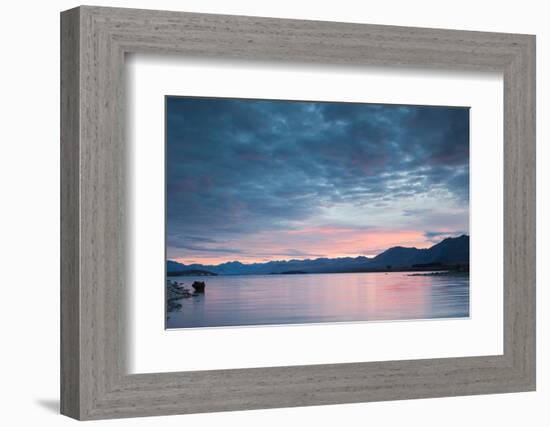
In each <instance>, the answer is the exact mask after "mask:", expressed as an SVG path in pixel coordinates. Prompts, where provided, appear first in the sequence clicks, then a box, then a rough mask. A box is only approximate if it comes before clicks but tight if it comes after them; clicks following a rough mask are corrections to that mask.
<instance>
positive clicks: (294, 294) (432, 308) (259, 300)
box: [167, 273, 469, 328]
mask: <svg viewBox="0 0 550 427" xmlns="http://www.w3.org/2000/svg"><path fill="white" fill-rule="evenodd" d="M410 274H411V273H345V274H300V275H266V276H215V277H172V278H171V279H172V280H175V281H177V282H180V283H183V284H184V285H185V287H187V288H191V284H192V283H193V281H194V280H199V281H205V282H206V292H205V293H204V294H202V295H200V296H196V297H192V298H186V299H180V300H178V301H177V302H178V303H179V304H181V307H180V308H178V309H177V310H175V311H172V312H169V313H167V327H168V328H194V327H205V326H207V327H212V326H238V325H272V324H273V325H280V324H291V323H294V324H295V323H320V322H350V321H366V320H403V319H434V318H447V317H468V316H469V278H468V276H466V275H465V276H452V275H449V276H410Z"/></svg>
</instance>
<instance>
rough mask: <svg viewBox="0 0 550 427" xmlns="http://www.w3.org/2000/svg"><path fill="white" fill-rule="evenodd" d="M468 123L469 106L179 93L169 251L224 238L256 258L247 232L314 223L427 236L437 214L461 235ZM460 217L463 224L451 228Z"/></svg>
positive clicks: (171, 132) (171, 146) (170, 173)
mask: <svg viewBox="0 0 550 427" xmlns="http://www.w3.org/2000/svg"><path fill="white" fill-rule="evenodd" d="M468 117H469V110H468V109H467V108H448V107H418V106H392V105H374V104H351V103H319V102H289V101H267V100H237V99H212V98H178V97H169V98H168V99H167V120H166V123H167V129H166V130H167V231H168V237H169V241H168V246H169V252H170V248H174V249H177V248H179V249H187V250H188V251H187V252H184V251H179V252H178V251H175V253H176V252H177V254H180V255H181V254H185V256H188V255H190V254H191V252H192V249H190V248H191V247H193V246H195V245H198V246H196V247H202V248H203V249H210V252H214V251H213V250H212V249H216V248H217V249H223V248H224V247H223V246H220V245H219V242H220V241H231V242H232V245H231V248H229V249H237V247H238V250H241V251H243V252H246V248H244V247H241V246H236V245H239V244H240V243H239V242H240V241H241V240H243V238H244V237H246V236H249V235H254V234H256V233H258V232H260V231H277V230H293V229H298V230H299V229H302V228H304V227H305V226H311V225H316V224H317V225H323V226H327V225H331V224H334V223H338V224H342V223H348V224H349V225H350V226H352V227H367V226H368V227H374V228H376V227H382V228H388V227H396V228H399V227H407V226H409V225H414V226H415V227H420V228H419V229H420V230H421V229H426V228H427V227H429V226H430V224H429V223H427V222H425V221H424V220H423V219H422V218H424V217H425V218H428V217H429V216H432V217H433V216H436V217H437V218H436V219H437V221H438V227H439V226H440V227H441V228H450V227H451V226H452V227H456V226H460V227H461V229H463V228H464V226H462V223H464V224H467V215H468V214H467V211H468V199H469V190H468V189H469V170H468V163H469V143H468V141H469V130H468V129H469V119H468ZM419 209H424V210H427V211H425V212H420V210H419ZM415 210H416V214H413V212H415ZM407 212H409V213H410V214H409V215H408V214H407ZM453 212H454V213H457V212H458V214H457V215H458V216H459V217H460V218H462V219H460V220H457V218H454V219H452V220H449V224H448V225H449V227H446V225H447V224H445V222H446V220H445V217H446V216H448V214H452V213H453ZM438 215H439V216H438ZM451 216H452V215H451ZM398 218H400V221H402V222H400V223H398V222H397V221H398ZM449 218H450V217H449ZM451 222H452V223H453V224H451ZM457 222H460V223H461V224H456V223H457ZM466 227H467V225H466ZM183 246H186V248H183ZM295 249H296V250H298V251H300V250H302V249H301V248H295ZM319 252H321V253H324V251H319ZM234 253H235V254H238V253H239V252H234Z"/></svg>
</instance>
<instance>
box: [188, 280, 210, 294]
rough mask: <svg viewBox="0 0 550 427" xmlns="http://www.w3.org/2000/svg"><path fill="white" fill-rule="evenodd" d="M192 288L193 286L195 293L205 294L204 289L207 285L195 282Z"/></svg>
mask: <svg viewBox="0 0 550 427" xmlns="http://www.w3.org/2000/svg"><path fill="white" fill-rule="evenodd" d="M191 286H193V289H194V290H195V292H199V293H201V294H202V293H204V288H205V287H206V283H204V282H196V281H195V282H193V284H192V285H191Z"/></svg>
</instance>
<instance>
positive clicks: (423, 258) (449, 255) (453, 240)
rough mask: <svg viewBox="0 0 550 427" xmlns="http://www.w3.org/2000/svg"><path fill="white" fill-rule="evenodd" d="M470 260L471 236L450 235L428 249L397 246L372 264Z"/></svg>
mask: <svg viewBox="0 0 550 427" xmlns="http://www.w3.org/2000/svg"><path fill="white" fill-rule="evenodd" d="M469 262H470V237H469V236H466V235H462V236H460V237H449V238H447V239H445V240H442V241H441V242H439V243H438V244H436V245H434V246H432V247H431V248H428V249H416V248H404V247H402V246H395V247H393V248H390V249H388V250H387V251H384V252H382V253H381V254H379V255H377V256H375V257H374V258H373V259H372V260H371V263H370V265H371V266H377V267H382V266H384V265H392V266H394V267H407V266H413V265H416V264H438V263H440V264H468V263H469Z"/></svg>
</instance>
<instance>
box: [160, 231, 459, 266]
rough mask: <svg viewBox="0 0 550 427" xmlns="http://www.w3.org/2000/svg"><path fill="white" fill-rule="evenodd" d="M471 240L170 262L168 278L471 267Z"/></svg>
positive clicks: (168, 263)
mask: <svg viewBox="0 0 550 427" xmlns="http://www.w3.org/2000/svg"><path fill="white" fill-rule="evenodd" d="M469 262H470V238H469V236H466V235H463V236H460V237H449V238H447V239H444V240H442V241H441V242H439V243H438V244H436V245H434V246H432V247H431V248H428V249H417V248H405V247H402V246H395V247H392V248H389V249H388V250H386V251H384V252H382V253H381V254H379V255H377V256H375V257H374V258H367V257H364V256H358V257H355V258H352V257H345V258H317V259H305V260H297V259H293V260H289V261H269V262H265V263H254V264H243V263H241V262H239V261H231V262H226V263H223V264H219V265H202V264H189V265H185V264H181V263H178V262H176V261H171V260H169V261H167V263H166V270H167V274H168V275H179V274H190V273H189V272H192V271H193V270H199V271H201V272H202V273H204V274H220V275H236V274H285V273H286V274H288V272H294V271H299V272H300V273H343V272H359V271H376V270H384V271H386V270H404V269H409V268H410V269H419V268H423V267H428V266H434V265H439V266H447V265H455V264H469Z"/></svg>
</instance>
